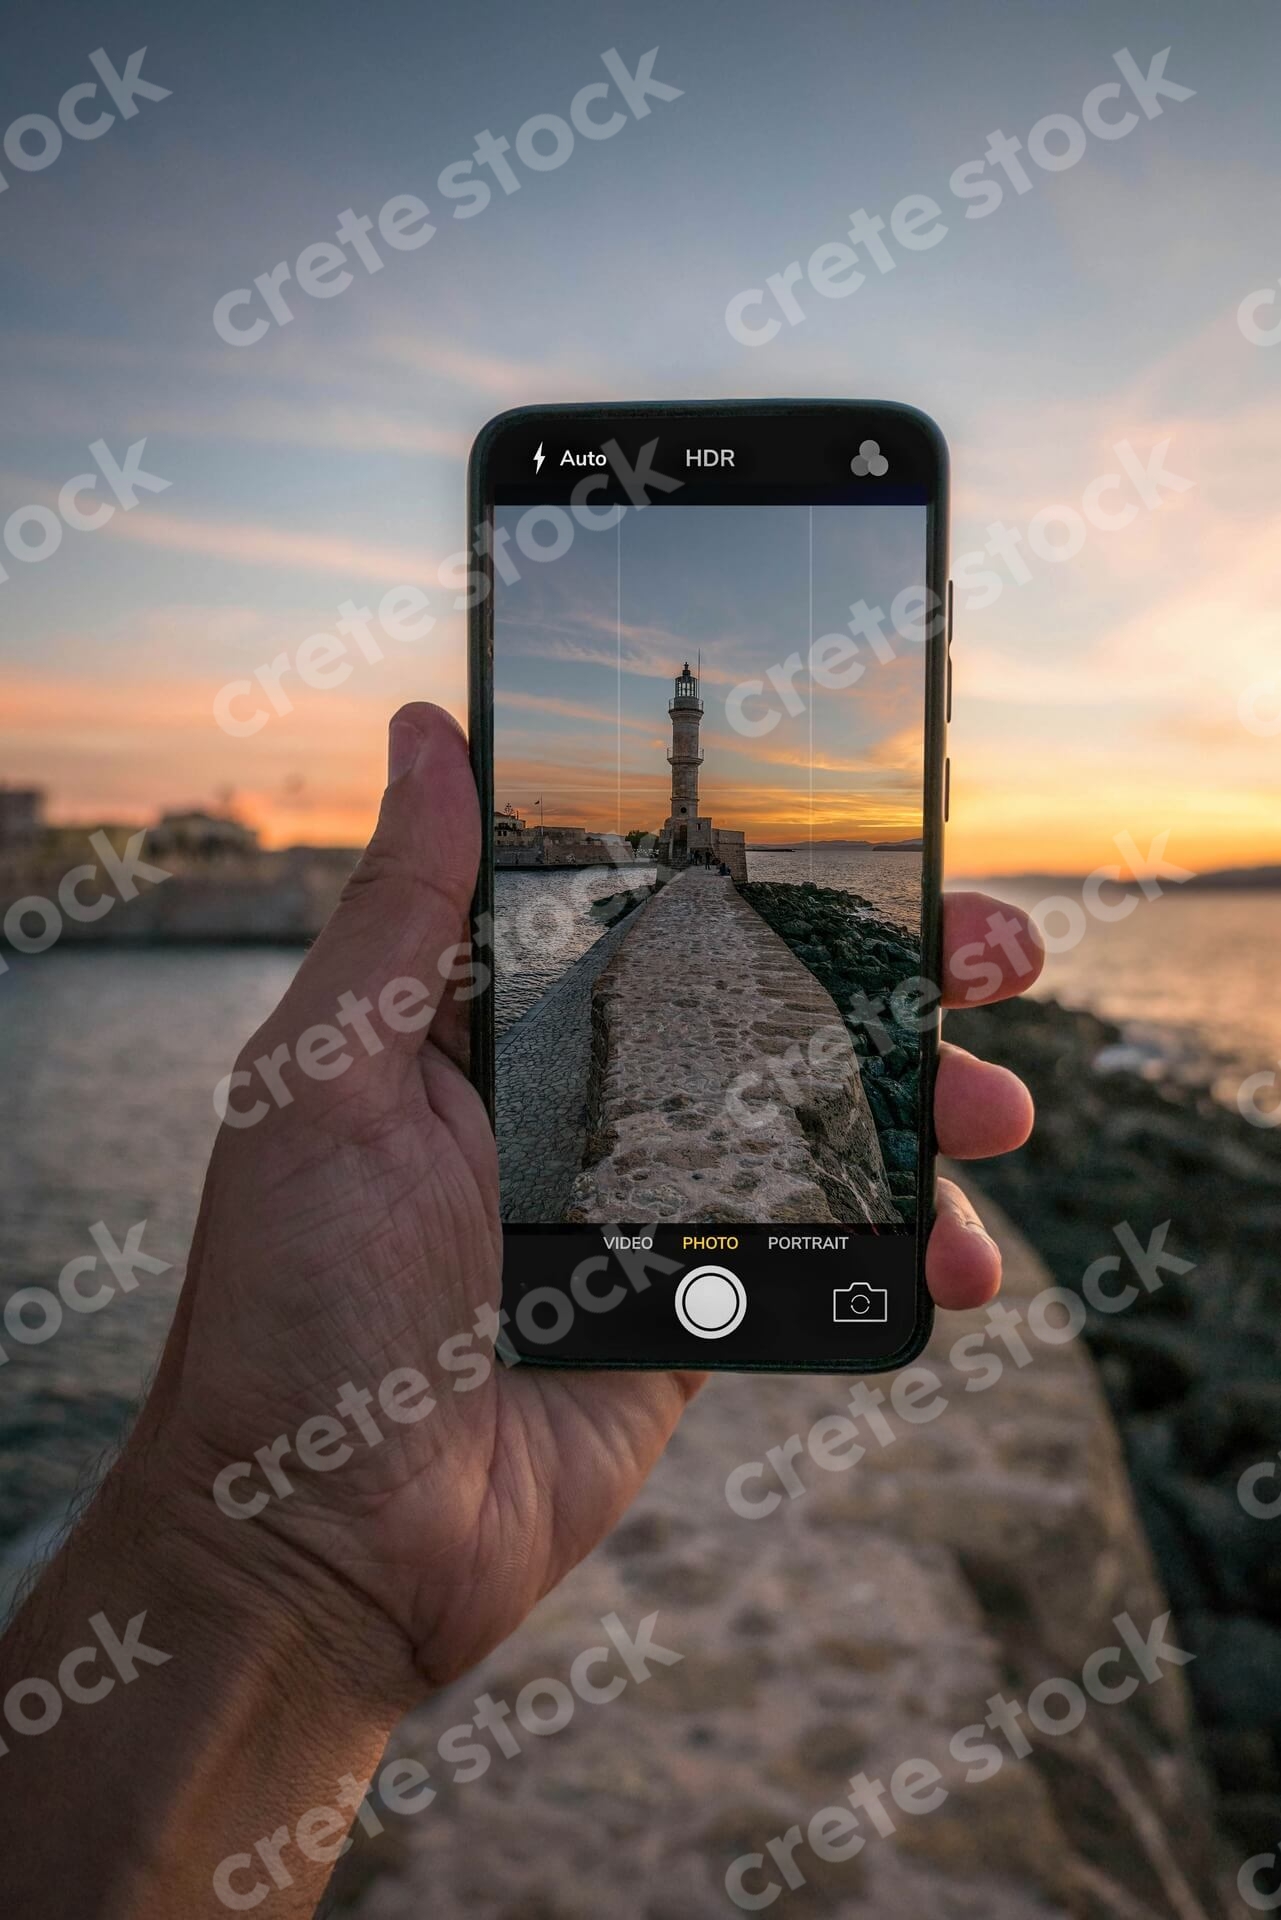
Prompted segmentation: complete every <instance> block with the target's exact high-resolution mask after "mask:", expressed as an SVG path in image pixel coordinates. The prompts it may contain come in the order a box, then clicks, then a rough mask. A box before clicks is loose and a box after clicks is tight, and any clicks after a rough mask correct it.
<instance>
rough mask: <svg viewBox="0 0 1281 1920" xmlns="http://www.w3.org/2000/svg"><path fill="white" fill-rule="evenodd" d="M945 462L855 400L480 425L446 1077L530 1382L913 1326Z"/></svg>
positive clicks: (931, 986) (734, 1360) (924, 1145)
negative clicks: (467, 923) (483, 1174)
mask: <svg viewBox="0 0 1281 1920" xmlns="http://www.w3.org/2000/svg"><path fill="white" fill-rule="evenodd" d="M947 464H948V463H947V448H946V444H945V442H944V440H943V437H942V434H941V433H940V432H939V429H938V428H937V426H935V424H934V422H933V421H932V420H930V419H929V418H928V417H927V416H926V415H925V414H923V413H920V412H918V411H917V410H916V409H915V408H912V407H906V406H898V405H891V404H887V403H881V402H873V401H854V400H843V401H837V400H814V401H794V400H777V401H772V400H771V401H764V400H761V401H722V402H698V403H691V402H672V403H670V404H668V403H654V402H644V403H635V404H611V405H600V406H547V407H525V408H520V409H518V410H516V411H514V412H510V413H504V414H501V415H499V417H498V418H497V419H495V420H491V421H490V422H489V424H488V425H487V426H486V427H485V428H484V429H483V431H482V432H481V434H480V435H479V437H478V438H477V441H476V444H475V446H474V448H473V450H472V458H471V467H470V475H469V494H470V500H469V506H470V520H471V526H470V540H471V550H472V554H473V556H474V558H473V559H471V560H470V561H469V566H470V568H471V571H470V572H469V575H468V595H467V598H468V605H469V618H470V667H471V689H470V702H471V742H472V757H473V764H474V767H475V772H476V780H477V785H478V788H479V792H480V799H481V808H482V818H483V823H484V841H483V856H482V861H481V868H480V878H479V883H478V886H477V892H476V900H475V911H474V919H473V928H472V937H473V969H472V976H471V977H472V981H473V988H472V990H473V993H474V998H473V1006H472V1036H471V1038H472V1073H473V1078H474V1080H475V1082H476V1085H477V1086H478V1087H479V1089H480V1090H481V1092H482V1094H483V1095H484V1098H485V1100H486V1102H487V1104H488V1107H489V1111H490V1114H491V1116H492V1119H493V1122H494V1131H495V1136H496V1139H497V1145H498V1159H499V1177H500V1190H501V1212H502V1231H503V1317H504V1318H503V1334H502V1339H501V1343H500V1346H501V1351H503V1353H504V1354H505V1356H506V1357H507V1358H508V1359H509V1360H510V1359H519V1360H522V1361H528V1362H535V1363H540V1364H542V1365H548V1366H555V1367H571V1366H572V1367H626V1368H641V1367H713V1368H726V1369H772V1370H777V1371H783V1372H794V1371H805V1370H816V1371H822V1372H833V1371H845V1370H848V1371H853V1372H858V1371H870V1370H877V1369H883V1368H889V1367H897V1366H901V1365H902V1364H903V1363H904V1362H905V1361H907V1360H909V1359H911V1358H912V1356H913V1355H914V1354H916V1353H917V1352H919V1350H920V1348H921V1347H922V1346H923V1345H924V1343H925V1340H926V1338H927V1337H928V1334H929V1329H930V1317H931V1316H930V1303H929V1296H928V1293H927V1291H926V1287H925V1281H924V1250H925V1241H926V1236H927V1234H928V1232H929V1227H930V1221H931V1216H932V1212H933V1203H934V1158H935V1149H934V1133H933V1084H934V1075H935V1065H936V1057H937V1049H938V1032H939V1003H940V992H939V984H938V983H939V982H940V980H941V924H940V922H941V913H940V884H941V870H942V845H943V824H944V820H945V818H946V814H947V800H948V762H947V758H946V732H947V722H948V717H949V715H948V709H949V706H950V684H951V682H950V660H949V650H950V627H951V596H950V590H949V587H948V555H947Z"/></svg>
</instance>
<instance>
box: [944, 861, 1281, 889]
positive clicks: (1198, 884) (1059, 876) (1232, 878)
mask: <svg viewBox="0 0 1281 1920" xmlns="http://www.w3.org/2000/svg"><path fill="white" fill-rule="evenodd" d="M1085 878H1086V876H1085V875H1084V874H1082V873H983V874H957V875H955V876H954V877H953V876H950V875H949V884H952V885H955V884H956V882H958V881H960V880H964V879H973V880H1012V881H1016V882H1017V883H1018V884H1019V885H1020V886H1025V887H1030V886H1038V887H1042V886H1044V887H1054V888H1058V889H1059V890H1062V889H1063V888H1064V887H1080V886H1081V885H1083V883H1084V881H1085ZM1160 884H1161V891H1162V892H1163V893H1165V892H1170V891H1181V890H1182V889H1183V888H1185V887H1186V888H1188V889H1190V890H1191V891H1194V892H1195V891H1197V890H1198V889H1200V888H1215V887H1220V888H1222V889H1223V890H1224V891H1227V890H1228V889H1229V888H1232V887H1240V888H1248V887H1257V888H1258V889H1259V890H1260V891H1263V890H1264V889H1265V888H1269V887H1281V866H1264V867H1216V868H1213V869H1212V870H1211V871H1210V872H1209V873H1194V874H1193V875H1192V877H1191V878H1190V879H1188V880H1170V879H1164V878H1163V879H1162V880H1161V883H1160ZM1108 885H1109V886H1115V887H1118V888H1120V889H1121V890H1122V891H1126V890H1130V891H1137V889H1138V886H1139V883H1138V881H1137V880H1115V881H1113V880H1110V881H1109V882H1108Z"/></svg>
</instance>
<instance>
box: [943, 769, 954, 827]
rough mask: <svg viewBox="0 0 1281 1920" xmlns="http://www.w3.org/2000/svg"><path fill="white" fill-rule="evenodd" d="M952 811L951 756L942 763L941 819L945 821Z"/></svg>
mask: <svg viewBox="0 0 1281 1920" xmlns="http://www.w3.org/2000/svg"><path fill="white" fill-rule="evenodd" d="M951 811H952V756H951V754H949V755H948V757H947V759H946V760H945V761H944V762H943V819H944V821H946V820H947V819H948V818H949V816H950V814H951Z"/></svg>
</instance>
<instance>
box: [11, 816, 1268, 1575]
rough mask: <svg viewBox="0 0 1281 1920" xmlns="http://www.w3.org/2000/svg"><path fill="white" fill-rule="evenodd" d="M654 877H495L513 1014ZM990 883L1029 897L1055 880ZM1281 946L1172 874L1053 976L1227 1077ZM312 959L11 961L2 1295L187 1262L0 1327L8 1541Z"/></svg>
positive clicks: (1256, 908)
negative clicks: (72, 1306) (138, 1246)
mask: <svg viewBox="0 0 1281 1920" xmlns="http://www.w3.org/2000/svg"><path fill="white" fill-rule="evenodd" d="M749 864H750V870H751V872H752V874H753V877H754V878H758V879H780V880H803V879H808V878H810V877H811V875H810V871H809V855H808V852H807V851H805V850H803V849H801V850H798V851H797V853H796V854H795V855H787V854H760V855H751V856H749ZM812 877H813V878H814V880H815V881H817V882H818V883H819V884H820V885H824V886H844V887H847V888H849V889H851V890H852V891H854V892H857V893H861V894H863V895H865V896H866V897H867V898H868V899H870V900H873V901H875V902H876V904H877V905H878V907H879V909H880V910H881V911H882V912H883V913H885V914H886V915H887V916H890V917H893V918H896V919H899V920H900V921H901V922H902V924H904V925H905V926H908V925H911V924H912V922H913V918H914V913H915V896H916V889H917V887H918V885H919V861H918V859H917V858H916V856H914V855H911V854H882V855H874V854H860V853H853V852H850V853H844V854H841V853H828V854H823V853H819V852H816V854H815V856H814V871H813V876H812ZM645 878H646V873H645V870H644V869H635V870H631V869H627V870H611V869H609V868H601V869H592V870H588V871H587V872H586V873H585V874H574V873H570V874H544V875H530V874H516V873H506V874H499V875H498V876H497V880H498V918H499V922H500V937H501V922H502V920H503V918H504V916H512V918H511V925H510V928H509V933H511V934H512V935H514V936H518V937H516V938H515V939H514V944H513V947H512V951H513V953H514V954H515V955H516V956H517V958H518V959H519V958H521V957H523V959H524V960H525V962H526V963H527V968H528V971H527V973H526V974H525V975H523V976H522V975H521V973H520V971H519V968H517V967H514V968H512V969H510V970H509V971H510V976H511V977H510V981H509V989H510V991H509V999H508V1003H507V1006H506V1009H505V1012H506V1017H507V1018H511V1017H513V1010H515V1011H519V1010H520V1008H521V1006H522V1005H527V1004H529V1002H530V1000H531V999H532V998H534V997H537V994H539V993H541V992H543V991H545V990H546V987H547V986H548V985H550V984H551V982H552V981H553V980H554V979H555V978H556V976H557V974H558V973H559V972H560V971H561V969H562V968H563V967H564V966H567V965H568V964H569V963H570V962H571V961H572V960H573V959H575V958H576V957H577V956H578V954H580V953H582V952H585V951H586V949H587V947H588V946H590V945H591V943H592V941H593V940H594V939H595V938H596V937H597V936H598V935H599V933H600V930H601V923H600V922H599V920H596V919H594V918H593V917H592V914H591V911H590V903H591V900H592V898H593V897H595V896H597V895H601V894H605V893H609V892H612V891H615V890H617V889H618V888H620V887H625V886H628V885H634V884H636V883H637V882H638V881H643V880H644V879H645ZM991 886H992V890H993V891H996V892H999V893H1000V892H1003V893H1004V894H1005V895H1006V896H1007V897H1011V898H1014V899H1016V900H1017V901H1018V902H1019V903H1020V904H1022V905H1026V906H1028V907H1035V906H1036V905H1037V904H1038V903H1039V902H1040V901H1042V900H1044V899H1045V898H1046V897H1047V896H1048V893H1049V888H1048V887H1046V888H1028V887H1024V886H1020V885H1011V884H1009V883H991ZM1065 891H1066V890H1065ZM1077 897H1078V899H1079V895H1078V896H1077ZM1278 951H1281V894H1278V893H1185V894H1182V895H1180V894H1177V893H1175V894H1171V895H1170V896H1168V897H1164V898H1161V899H1158V900H1154V901H1145V900H1141V901H1140V902H1139V904H1138V905H1137V906H1136V908H1135V910H1134V912H1133V913H1132V914H1130V915H1129V917H1128V918H1126V919H1124V920H1120V921H1117V922H1115V923H1112V924H1104V923H1101V922H1099V921H1097V920H1087V923H1086V932H1085V936H1084V938H1082V939H1080V940H1079V941H1077V942H1076V944H1074V945H1072V946H1071V947H1069V948H1067V949H1066V950H1065V951H1063V952H1061V953H1060V954H1058V955H1056V956H1054V957H1052V958H1051V960H1050V963H1049V966H1048V968H1047V971H1046V976H1045V981H1044V984H1043V987H1042V988H1041V989H1040V990H1041V991H1043V992H1046V993H1054V994H1056V995H1058V996H1059V997H1060V998H1061V999H1064V1000H1066V1001H1068V1002H1069V1003H1071V1004H1075V1005H1082V1006H1092V1007H1094V1008H1096V1009H1098V1010H1099V1011H1101V1012H1102V1013H1104V1014H1106V1015H1108V1016H1110V1017H1113V1018H1115V1019H1117V1020H1119V1021H1121V1022H1123V1023H1125V1025H1126V1028H1127V1035H1128V1038H1129V1039H1130V1040H1131V1041H1132V1043H1133V1046H1134V1048H1135V1058H1136V1060H1138V1061H1140V1062H1141V1061H1142V1060H1145V1059H1146V1060H1151V1061H1157V1060H1161V1061H1166V1062H1169V1063H1171V1064H1173V1065H1175V1066H1176V1067H1177V1068H1179V1069H1180V1070H1181V1071H1184V1072H1189V1071H1196V1072H1198V1073H1201V1074H1204V1075H1207V1076H1209V1075H1217V1076H1218V1077H1219V1080H1220V1084H1221V1087H1222V1088H1223V1090H1224V1091H1225V1092H1226V1091H1227V1090H1228V1089H1229V1088H1230V1087H1231V1086H1232V1085H1233V1084H1235V1082H1236V1081H1237V1080H1239V1078H1240V1076H1241V1074H1242V1073H1243V1072H1245V1071H1253V1070H1255V1069H1257V1068H1260V1067H1272V1066H1275V1065H1276V1063H1277V1061H1278V1059H1281V1000H1279V999H1278V996H1277V994H1276V991H1275V981H1276V955H1277V953H1278ZM299 957H300V956H299V955H298V954H296V953H293V952H279V951H274V950H254V949H245V948H237V949H215V948H203V949H199V950H193V951H190V952H175V951H157V950H152V951H129V950H125V949H116V950H111V949H107V950H98V951H93V950H86V949H82V950H80V951H74V950H67V949H60V948H54V949H52V950H51V951H50V952H48V953H44V954H38V955H32V956H30V957H28V958H26V959H23V958H20V957H11V962H10V969H9V971H8V972H7V973H6V974H4V975H3V976H0V1141H2V1142H3V1150H2V1157H0V1299H7V1298H8V1296H9V1294H10V1293H11V1292H13V1291H16V1290H17V1289H18V1288H21V1287H28V1286H40V1287H53V1286H56V1282H57V1277H58V1274H59V1272H60V1271H61V1269H62V1267H63V1266H64V1265H65V1264H66V1262H67V1261H68V1260H71V1259H73V1258H74V1257H75V1256H76V1255H78V1254H81V1253H88V1252H92V1251H93V1246H92V1242H91V1240H90V1237H89V1229H90V1227H91V1226H92V1225H93V1224H94V1223H95V1222H98V1221H101V1222H103V1224H104V1225H105V1226H106V1227H107V1228H108V1229H109V1230H110V1231H111V1232H112V1234H113V1235H114V1237H115V1239H116V1240H117V1242H119V1241H121V1240H122V1239H123V1238H124V1236H125V1234H126V1233H127V1232H128V1230H129V1228H130V1227H131V1226H133V1225H134V1224H135V1223H136V1222H138V1221H145V1222H146V1226H145V1228H144V1230H143V1242H142V1244H143V1247H144V1250H146V1251H148V1252H151V1253H154V1254H156V1255H158V1256H159V1257H160V1258H161V1259H164V1260H167V1261H169V1262H171V1263H172V1265H171V1271H170V1272H168V1273H165V1274H162V1275H157V1276H154V1277H151V1276H148V1277H144V1278H143V1279H142V1280H141V1281H140V1283H139V1285H138V1287H137V1289H136V1291H135V1292H133V1293H132V1294H129V1295H121V1296H118V1297H117V1298H115V1299H113V1300H112V1301H111V1302H110V1304H109V1305H107V1306H106V1307H105V1308H104V1309H103V1310H102V1311H101V1312H100V1313H97V1314H94V1315H91V1316H81V1315H78V1314H71V1313H68V1314H67V1315H66V1317H65V1319H64V1322H63V1324H62V1325H61V1327H59V1328H58V1330H57V1331H56V1332H55V1333H53V1334H52V1335H51V1337H50V1338H49V1339H48V1340H46V1341H44V1342H42V1343H41V1344H39V1345H24V1344H22V1343H21V1342H19V1341H16V1340H14V1339H13V1338H12V1336H11V1335H10V1333H9V1332H7V1331H4V1330H0V1345H2V1346H3V1348H4V1353H5V1356H6V1357H5V1359H4V1360H3V1361H2V1362H0V1542H3V1541H4V1540H5V1539H10V1540H11V1539H13V1538H14V1536H16V1535H21V1534H22V1533H23V1531H24V1529H30V1528H31V1526H32V1525H33V1523H35V1522H37V1521H40V1520H42V1519H44V1518H46V1517H47V1516H48V1515H49V1514H50V1513H56V1512H57V1511H58V1510H59V1509H60V1508H61V1507H62V1506H63V1505H64V1504H65V1502H66V1500H67V1498H68V1497H69V1496H70V1494H71V1492H72V1490H73V1489H74V1487H75V1486H76V1484H77V1482H78V1481H79V1480H80V1479H81V1477H82V1476H83V1475H84V1474H85V1473H86V1472H88V1471H89V1470H90V1468H91V1466H92V1463H93V1461H94V1460H95V1459H96V1458H97V1457H98V1456H99V1455H100V1453H101V1451H102V1450H103V1449H104V1448H105V1447H107V1446H108V1445H109V1444H110V1443H111V1442H112V1440H113V1439H114V1438H115V1437H116V1435H117V1434H118V1433H119V1431H120V1429H121V1427H122V1425H123V1424H124V1423H125V1421H126V1420H127V1418H128V1416H129V1413H130V1410H131V1408H132V1406H133V1404H134V1402H135V1400H136V1398H137V1396H138V1394H139V1392H140V1391H141V1389H142V1388H143V1386H144V1384H145V1382H146V1379H147V1377H148V1375H149V1374H150V1372H151V1369H152V1367H153V1365H154V1362H155V1358H156V1355H157V1352H158V1348H159V1345H160V1342H161V1339H162V1338H163V1335H164V1331H165V1328H166V1326H167V1325H168V1322H169V1317H170V1315H171V1313H172V1310H173V1302H174V1297H175V1294H176V1291H177V1287H178V1283H179V1280H180V1277H181V1272H182V1265H183V1261H184V1259H185V1256H186V1250H187V1246H188V1242H189V1239H190V1235H191V1230H192V1226H193V1223H194V1220H195V1213H196V1206H197V1202H198V1199H199V1189H200V1182H201V1178H202V1174H203V1168H204V1162H205V1157H206V1155H207V1153H208V1150H209V1146H210V1142H211V1140H212V1138H213V1134H214V1130H215V1125H216V1122H215V1116H214V1111H213V1105H212V1089H213V1087H214V1084H215V1082H216V1081H217V1080H218V1078H219V1076H220V1075H221V1074H222V1073H224V1072H225V1071H226V1070H227V1068H228V1066H229V1065H230V1063H231V1061H232V1058H233V1057H234V1055H235V1053H236V1051H237V1049H238V1048H239V1046H240V1045H241V1043H242V1042H243V1041H244V1040H245V1039H246V1038H247V1037H248V1035H249V1034H250V1033H251V1032H252V1031H253V1029H254V1028H255V1027H256V1026H257V1025H258V1024H259V1022H260V1021H261V1020H262V1019H263V1017H264V1016H265V1015H266V1013H267V1012H268V1010H269V1009H270V1008H271V1007H272V1005H274V1003H275V1001H276V1000H277V999H278V997H279V995H280V993H281V992H282V990H283V989H284V987H285V985H286V984H287V982H288V981H289V979H290V978H291V977H292V975H293V972H294V970H295V968H296V966H297V964H298V960H299ZM28 1537H29V1536H28ZM16 1551H17V1552H18V1553H21V1552H22V1551H25V1546H24V1545H23V1543H22V1541H19V1543H18V1546H17V1548H16Z"/></svg>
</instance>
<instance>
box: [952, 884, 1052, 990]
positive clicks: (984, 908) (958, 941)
mask: <svg viewBox="0 0 1281 1920" xmlns="http://www.w3.org/2000/svg"><path fill="white" fill-rule="evenodd" d="M1044 965H1045V948H1044V947H1043V946H1042V945H1041V936H1040V934H1039V933H1038V932H1037V930H1036V923H1035V921H1033V919H1032V918H1031V916H1030V915H1029V914H1026V913H1024V911H1023V909H1022V907H1015V906H1011V905H1010V904H1009V903H1008V902H1007V901H1004V900H994V899H993V898H992V895H991V894H989V893H972V892H960V893H947V894H944V896H943V1005H944V1006H945V1007H985V1006H989V1005H990V1004H991V1003H992V1001H994V1000H1009V999H1011V998H1012V997H1013V995H1014V994H1016V993H1026V991H1027V989H1028V988H1029V987H1030V986H1031V985H1032V984H1033V982H1034V981H1035V980H1036V979H1037V978H1038V977H1039V975H1040V972H1041V968H1042V967H1043V966H1044Z"/></svg>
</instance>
